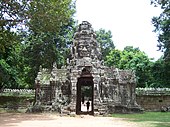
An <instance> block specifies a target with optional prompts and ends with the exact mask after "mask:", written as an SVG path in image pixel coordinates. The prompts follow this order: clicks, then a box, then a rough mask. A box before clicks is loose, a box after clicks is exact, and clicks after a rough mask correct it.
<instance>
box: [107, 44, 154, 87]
mask: <svg viewBox="0 0 170 127" xmlns="http://www.w3.org/2000/svg"><path fill="white" fill-rule="evenodd" d="M106 58H107V60H106V63H107V65H109V66H115V67H117V68H119V69H130V70H133V71H135V74H136V77H137V81H138V82H137V86H138V87H145V86H146V85H148V84H151V83H152V80H153V79H152V75H151V66H152V64H153V63H152V62H151V61H150V59H149V58H148V56H147V55H146V54H145V53H144V52H141V51H140V50H139V48H133V47H132V46H127V47H125V48H124V50H123V51H120V50H112V51H111V52H110V54H109V55H108V56H107V57H106Z"/></svg>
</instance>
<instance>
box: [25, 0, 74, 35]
mask: <svg viewBox="0 0 170 127" xmlns="http://www.w3.org/2000/svg"><path fill="white" fill-rule="evenodd" d="M74 8H75V7H74V3H73V2H72V0H62V1H61V0H33V1H31V2H30V6H29V11H28V15H29V19H30V21H29V22H28V26H29V29H30V30H32V31H33V32H34V33H41V32H45V33H46V32H52V33H56V32H57V33H58V32H59V31H60V30H61V27H62V26H64V25H67V24H68V22H69V20H70V19H71V17H72V15H73V14H74V12H75V9H74Z"/></svg>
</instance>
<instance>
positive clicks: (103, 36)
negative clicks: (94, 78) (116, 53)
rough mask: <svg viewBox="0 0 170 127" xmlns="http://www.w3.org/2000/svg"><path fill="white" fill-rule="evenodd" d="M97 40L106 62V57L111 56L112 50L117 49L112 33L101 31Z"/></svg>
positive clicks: (97, 32)
mask: <svg viewBox="0 0 170 127" xmlns="http://www.w3.org/2000/svg"><path fill="white" fill-rule="evenodd" d="M96 39H97V42H98V43H99V46H100V48H101V53H102V59H103V60H106V56H107V55H108V54H109V52H110V51H111V50H113V49H114V48H115V46H114V44H113V41H112V34H111V31H110V30H109V31H105V30H104V29H99V30H98V31H96Z"/></svg>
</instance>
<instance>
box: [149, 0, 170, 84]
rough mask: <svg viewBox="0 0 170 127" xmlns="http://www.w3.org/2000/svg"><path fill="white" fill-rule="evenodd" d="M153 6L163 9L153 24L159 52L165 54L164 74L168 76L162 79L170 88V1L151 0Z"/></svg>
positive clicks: (154, 18)
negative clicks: (169, 84)
mask: <svg viewBox="0 0 170 127" xmlns="http://www.w3.org/2000/svg"><path fill="white" fill-rule="evenodd" d="M151 4H154V5H155V6H156V7H157V6H159V7H161V9H162V13H161V14H160V15H159V16H158V17H153V19H152V23H153V25H154V26H155V32H156V33H157V34H158V42H159V44H158V47H159V50H161V51H163V52H164V57H163V61H162V62H163V63H164V64H163V65H164V67H163V68H164V69H163V70H165V71H164V74H166V76H163V77H162V78H164V83H165V84H166V87H169V86H168V83H169V82H170V80H169V79H168V78H167V77H169V76H170V1H169V0H151ZM159 62H160V61H158V63H159ZM158 63H157V64H158ZM161 72H162V71H161ZM161 81H162V80H161ZM162 85H164V84H162Z"/></svg>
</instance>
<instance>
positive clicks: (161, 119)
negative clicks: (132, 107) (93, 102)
mask: <svg viewBox="0 0 170 127" xmlns="http://www.w3.org/2000/svg"><path fill="white" fill-rule="evenodd" d="M112 116H113V117H118V118H127V120H129V121H134V122H141V123H142V124H143V123H146V124H145V127H170V112H144V113H142V114H113V115H112Z"/></svg>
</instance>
